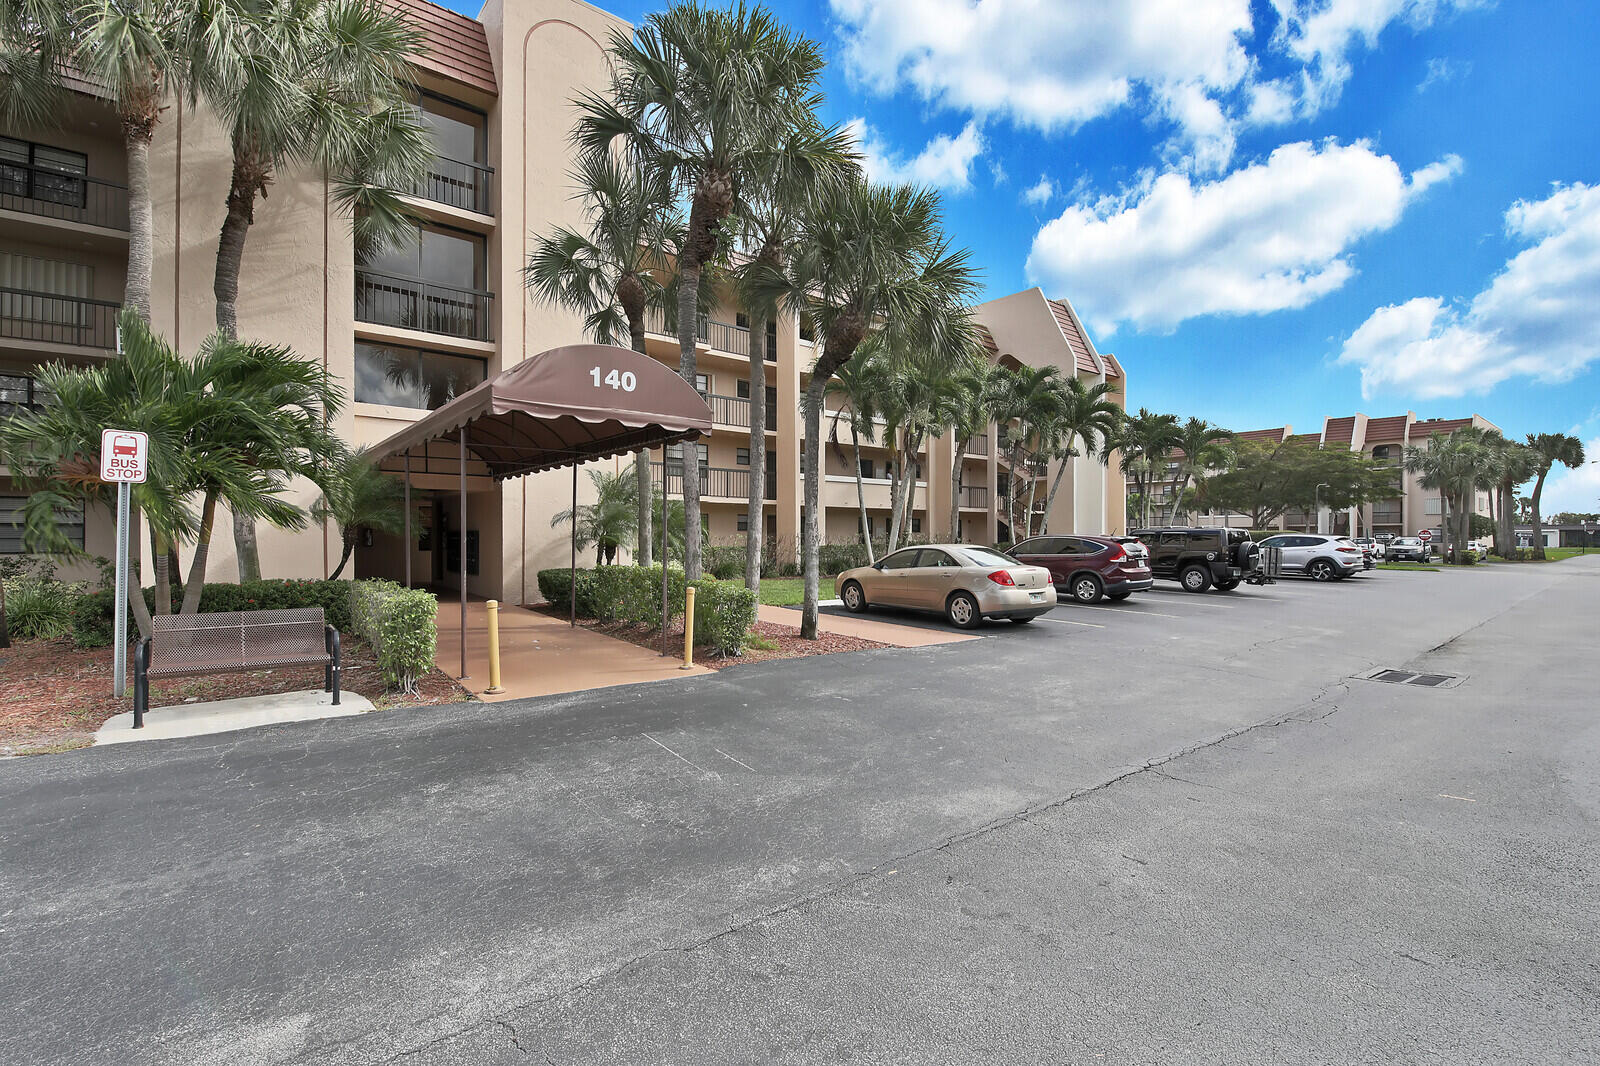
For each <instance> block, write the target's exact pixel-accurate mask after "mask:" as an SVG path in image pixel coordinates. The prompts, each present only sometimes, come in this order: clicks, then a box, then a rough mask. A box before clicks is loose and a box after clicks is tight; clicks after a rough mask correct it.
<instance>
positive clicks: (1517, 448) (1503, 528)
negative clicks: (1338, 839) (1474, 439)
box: [1495, 440, 1534, 559]
mask: <svg viewBox="0 0 1600 1066" xmlns="http://www.w3.org/2000/svg"><path fill="white" fill-rule="evenodd" d="M1533 475H1534V459H1533V449H1531V448H1529V447H1528V446H1527V445H1526V444H1524V443H1522V442H1521V441H1514V440H1508V441H1506V442H1505V443H1504V444H1503V445H1502V446H1501V466H1500V481H1499V483H1498V484H1497V485H1496V486H1495V492H1496V494H1497V495H1498V496H1499V497H1500V527H1499V530H1498V532H1497V534H1496V537H1497V539H1498V540H1499V542H1500V554H1501V556H1502V557H1503V558H1508V559H1509V558H1510V557H1511V550H1512V549H1513V548H1515V547H1516V545H1517V537H1516V529H1515V523H1517V522H1519V521H1521V520H1522V516H1521V512H1522V509H1523V508H1522V506H1521V504H1522V502H1523V499H1522V498H1519V497H1518V496H1517V486H1518V485H1522V484H1526V483H1527V482H1528V480H1529V479H1531V478H1532V477H1533ZM1528 502H1529V503H1530V504H1531V503H1532V501H1531V500H1530V501H1528Z"/></svg>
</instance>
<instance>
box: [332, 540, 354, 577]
mask: <svg viewBox="0 0 1600 1066" xmlns="http://www.w3.org/2000/svg"><path fill="white" fill-rule="evenodd" d="M340 539H341V540H343V541H344V551H343V552H341V553H340V555H339V565H338V566H336V567H334V568H333V573H331V574H329V575H328V580H329V581H337V580H339V575H340V574H342V573H344V568H345V564H346V563H348V562H349V561H350V556H351V555H352V554H354V552H355V550H356V538H355V531H354V530H349V531H346V532H345V533H344V534H343V536H341V537H340Z"/></svg>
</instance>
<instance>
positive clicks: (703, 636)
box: [694, 578, 756, 655]
mask: <svg viewBox="0 0 1600 1066" xmlns="http://www.w3.org/2000/svg"><path fill="white" fill-rule="evenodd" d="M755 620H756V594H755V593H753V592H751V591H750V590H749V589H747V588H745V587H744V583H743V582H734V581H718V580H717V579H716V578H705V579H703V580H701V581H699V582H697V583H696V584H695V597H694V642H695V643H696V644H702V645H705V646H707V647H709V648H710V649H711V650H712V651H715V652H719V653H721V654H723V655H737V654H739V650H740V648H741V647H743V645H744V635H745V634H746V633H747V632H749V630H750V627H751V626H752V625H754V624H755Z"/></svg>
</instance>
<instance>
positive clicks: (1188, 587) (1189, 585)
mask: <svg viewBox="0 0 1600 1066" xmlns="http://www.w3.org/2000/svg"><path fill="white" fill-rule="evenodd" d="M1178 583H1179V584H1181V585H1182V586H1183V591H1185V592H1204V591H1205V590H1206V589H1208V588H1210V587H1211V575H1210V574H1208V573H1206V570H1205V567H1203V566H1190V567H1186V568H1185V569H1184V571H1183V573H1181V574H1179V575H1178Z"/></svg>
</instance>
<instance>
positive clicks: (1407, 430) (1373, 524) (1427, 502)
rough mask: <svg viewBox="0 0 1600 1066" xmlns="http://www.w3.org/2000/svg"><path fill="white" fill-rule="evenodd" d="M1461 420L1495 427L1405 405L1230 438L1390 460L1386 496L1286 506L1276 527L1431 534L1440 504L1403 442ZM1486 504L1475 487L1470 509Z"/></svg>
mask: <svg viewBox="0 0 1600 1066" xmlns="http://www.w3.org/2000/svg"><path fill="white" fill-rule="evenodd" d="M1467 426H1476V427H1478V428H1479V429H1493V430H1498V429H1499V427H1498V426H1496V425H1495V424H1494V423H1493V422H1490V421H1489V420H1488V419H1486V418H1484V417H1483V416H1482V415H1476V414H1474V415H1471V416H1469V417H1467V418H1429V419H1419V418H1417V415H1416V412H1414V411H1407V412H1406V413H1405V414H1403V415H1391V416H1386V417H1383V418H1369V417H1368V416H1367V415H1364V414H1354V415H1344V416H1341V417H1338V418H1334V417H1329V418H1327V419H1325V420H1324V421H1323V424H1322V430H1321V432H1318V433H1295V432H1294V427H1293V426H1278V427H1275V428H1273V429H1257V430H1250V431H1248V432H1244V433H1235V434H1234V435H1233V438H1234V439H1235V440H1256V441H1267V442H1269V443H1273V444H1281V443H1284V442H1299V443H1303V444H1307V445H1311V446H1314V447H1323V448H1347V449H1349V450H1350V451H1353V452H1360V453H1362V454H1363V455H1365V456H1366V457H1367V458H1369V459H1376V460H1378V461H1380V462H1388V463H1392V464H1393V465H1394V466H1395V469H1396V472H1397V475H1398V483H1399V492H1398V493H1396V495H1395V496H1394V497H1393V498H1392V499H1388V500H1378V501H1374V502H1372V503H1367V504H1362V505H1361V506H1359V507H1350V508H1341V509H1334V508H1329V507H1323V508H1322V509H1321V513H1320V514H1316V513H1311V512H1307V511H1291V512H1289V513H1287V514H1284V515H1283V516H1282V517H1280V518H1279V519H1277V521H1276V522H1274V523H1273V525H1274V527H1275V528H1278V529H1292V530H1299V531H1302V532H1317V531H1321V532H1323V533H1332V534H1341V535H1360V536H1376V535H1378V534H1388V535H1393V536H1397V537H1398V536H1410V535H1415V534H1416V533H1417V532H1419V531H1420V530H1423V529H1428V530H1432V531H1433V532H1434V533H1435V534H1439V533H1442V532H1443V530H1442V526H1441V515H1442V510H1443V508H1442V504H1441V501H1440V499H1439V492H1438V490H1436V489H1427V488H1424V487H1423V486H1422V482H1421V479H1420V477H1419V476H1418V475H1417V474H1414V473H1411V472H1410V471H1407V470H1405V469H1404V468H1403V466H1402V460H1403V457H1404V455H1405V449H1406V446H1407V445H1412V446H1415V447H1419V448H1426V447H1428V444H1429V441H1430V440H1431V439H1432V437H1433V435H1434V434H1436V433H1437V434H1441V435H1443V436H1446V437H1448V436H1450V435H1451V434H1453V433H1455V432H1456V431H1457V430H1459V429H1464V428H1465V427H1467ZM1168 471H1169V473H1168V477H1169V478H1170V477H1172V476H1174V475H1176V473H1177V462H1176V459H1175V458H1174V457H1169V461H1168ZM1158 498H1160V499H1165V500H1167V501H1168V503H1169V504H1170V492H1169V490H1162V492H1161V493H1159V494H1158ZM1488 509H1489V496H1488V493H1485V492H1479V493H1478V494H1477V499H1476V501H1475V504H1474V513H1476V514H1487V513H1488ZM1196 520H1197V521H1199V522H1201V523H1203V524H1208V525H1228V526H1235V527H1241V528H1242V527H1245V526H1248V525H1249V524H1250V516H1249V515H1242V514H1232V513H1229V514H1224V513H1220V512H1219V513H1212V514H1203V515H1199V516H1197V518H1196Z"/></svg>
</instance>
